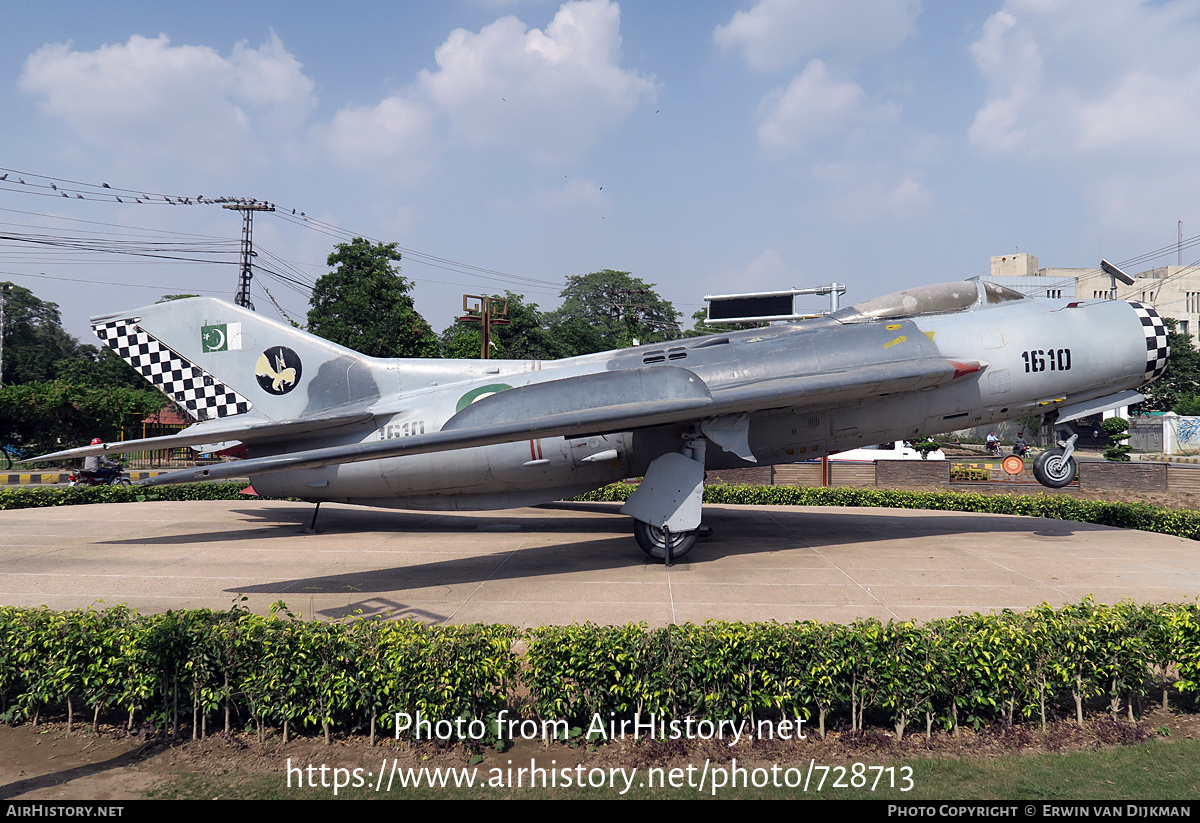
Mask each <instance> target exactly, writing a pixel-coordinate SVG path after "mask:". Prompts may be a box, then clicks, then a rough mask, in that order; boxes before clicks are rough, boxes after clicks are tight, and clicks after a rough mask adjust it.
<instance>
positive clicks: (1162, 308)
mask: <svg viewBox="0 0 1200 823" xmlns="http://www.w3.org/2000/svg"><path fill="white" fill-rule="evenodd" d="M1132 276H1133V278H1134V280H1135V282H1134V284H1133V285H1132V286H1126V285H1124V284H1122V283H1117V287H1116V291H1115V292H1114V291H1113V284H1112V279H1111V278H1110V277H1109V276H1108V275H1107V274H1105V273H1104V272H1102V271H1100V269H1099V268H1087V269H1067V268H1045V269H1043V268H1038V259H1037V258H1036V257H1034V256H1033V255H1032V254H1027V253H1025V252H1021V253H1018V254H1006V255H1001V256H998V257H993V258H992V267H991V273H990V276H989V277H988V279H989V280H995V281H996V282H998V283H1003V284H1004V285H1005V286H1008V287H1009V288H1012V289H1015V290H1016V291H1019V292H1021V293H1022V294H1027V295H1029V296H1030V297H1037V298H1041V299H1043V300H1047V301H1050V302H1055V303H1057V302H1060V301H1061V302H1063V303H1069V302H1071V301H1072V300H1108V299H1111V298H1114V297H1115V298H1117V299H1120V300H1140V301H1142V302H1143V303H1148V304H1150V305H1151V306H1154V307H1155V308H1156V309H1158V312H1159V314H1161V315H1162V316H1163V317H1170V318H1173V319H1174V320H1176V321H1177V322H1178V323H1179V331H1180V332H1181V333H1183V334H1187V335H1189V336H1190V337H1191V338H1192V340H1193V341H1195V342H1200V340H1198V335H1200V266H1160V267H1159V268H1156V269H1149V270H1147V271H1143V272H1139V273H1137V274H1133V275H1132Z"/></svg>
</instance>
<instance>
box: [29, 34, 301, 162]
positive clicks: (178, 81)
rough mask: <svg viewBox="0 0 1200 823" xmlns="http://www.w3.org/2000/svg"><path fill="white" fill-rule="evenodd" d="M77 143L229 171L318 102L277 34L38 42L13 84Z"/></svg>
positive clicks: (282, 135) (289, 129)
mask: <svg viewBox="0 0 1200 823" xmlns="http://www.w3.org/2000/svg"><path fill="white" fill-rule="evenodd" d="M18 86H19V88H20V89H21V90H22V91H24V92H25V93H27V94H31V95H34V96H37V97H40V98H41V107H42V109H43V111H45V112H47V113H48V114H51V115H54V116H57V117H61V118H63V119H64V120H65V121H66V122H67V123H68V124H69V125H70V126H71V127H72V128H73V129H74V130H75V131H76V133H77V134H78V136H79V138H80V139H81V140H84V141H86V142H88V143H91V144H93V145H101V146H104V147H106V148H108V149H110V150H112V151H113V152H114V153H118V154H123V155H129V156H138V157H142V158H145V157H161V158H167V159H171V160H177V161H178V160H182V161H187V162H189V163H192V164H198V165H201V166H203V167H205V168H206V169H207V170H209V171H228V170H230V169H232V168H234V167H237V166H239V165H240V161H244V160H246V159H250V158H248V157H247V155H253V154H254V153H256V151H257V150H260V149H263V148H265V144H266V143H267V142H268V141H270V142H272V143H274V144H278V143H279V142H280V141H287V140H290V139H292V138H293V137H294V136H295V133H296V130H297V129H298V128H299V127H300V126H301V125H302V124H303V123H304V121H305V120H306V119H307V117H308V116H309V114H310V113H311V112H312V110H313V108H314V107H315V105H316V99H315V97H314V95H313V83H312V81H311V80H310V79H309V78H308V77H306V76H305V75H304V73H303V71H302V68H301V65H300V63H299V62H298V61H297V60H296V58H295V57H293V56H292V55H291V54H289V53H288V52H287V50H286V49H284V47H283V44H282V43H281V42H280V40H279V38H278V37H277V36H276V35H275V34H274V32H272V33H271V36H270V38H269V39H268V40H267V41H266V42H265V43H263V44H262V45H261V46H259V47H258V48H256V49H255V48H251V47H249V46H248V45H247V44H246V43H239V44H237V45H236V46H234V48H233V51H232V53H231V54H230V55H229V56H228V57H222V56H221V55H220V54H219V53H217V51H215V50H214V49H212V48H209V47H207V46H172V45H171V44H170V41H169V40H168V39H167V37H166V35H162V34H160V35H159V36H158V37H156V38H147V37H141V36H139V35H134V36H132V37H130V38H129V41H128V42H127V43H122V44H116V45H105V46H102V47H100V48H99V49H96V50H95V51H75V50H74V49H72V47H71V45H70V44H69V43H55V44H49V45H46V46H43V47H42V48H41V49H39V50H38V51H36V52H35V53H34V54H32V55H31V56H30V57H29V58H28V59H27V60H26V61H25V65H24V67H23V69H22V72H21V77H20V79H19V81H18Z"/></svg>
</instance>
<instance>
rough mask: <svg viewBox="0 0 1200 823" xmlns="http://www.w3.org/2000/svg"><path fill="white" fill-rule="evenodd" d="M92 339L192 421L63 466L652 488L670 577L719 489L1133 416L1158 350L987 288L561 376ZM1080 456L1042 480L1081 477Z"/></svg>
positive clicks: (454, 494)
mask: <svg viewBox="0 0 1200 823" xmlns="http://www.w3.org/2000/svg"><path fill="white" fill-rule="evenodd" d="M92 326H93V329H94V331H95V333H96V335H97V336H98V337H99V338H100V340H102V341H103V342H104V344H105V345H107V346H108V347H109V348H111V349H112V350H113V351H115V352H116V353H117V354H118V355H120V356H121V357H122V358H124V359H125V360H126V361H127V362H128V363H130V364H131V365H132V366H133V367H134V368H135V369H137V370H138V371H139V372H140V373H141V374H142V375H143V376H145V377H146V379H148V380H150V381H151V382H152V383H153V384H154V385H155V386H157V387H158V388H159V389H161V390H162V391H163V392H165V393H166V394H167V395H168V396H169V397H171V398H172V399H173V400H175V401H176V402H177V403H179V404H180V405H181V406H183V407H184V408H185V409H186V410H187V411H188V412H189V413H190V414H191V415H192V416H193V417H194V418H196V420H197V421H198V422H196V423H195V424H194V425H192V426H191V427H190V428H188V429H186V430H184V431H183V432H182V433H180V434H177V435H171V436H167V437H158V438H152V439H148V440H135V441H128V442H123V443H106V444H102V445H100V446H94V447H84V448H78V449H71V450H68V451H62V452H57V453H55V454H50V455H45V456H42V457H38V458H36V459H37V460H53V459H59V458H70V457H84V456H88V455H92V454H115V453H121V452H131V451H139V450H143V449H159V448H173V447H178V446H199V447H201V448H202V449H210V448H221V447H227V446H230V445H235V444H236V443H242V444H244V445H245V449H246V454H247V459H245V460H240V461H233V462H229V463H224V464H219V465H212V466H205V467H200V468H195V469H187V470H182V471H176V472H171V473H168V474H165V475H159V476H157V477H154V478H152V479H150V480H147V481H143V483H145V484H146V485H159V484H166V483H180V482H186V481H196V480H216V479H220V478H232V477H246V476H249V477H250V479H251V482H252V484H253V486H254V488H255V490H257V491H258V492H259V493H261V494H266V495H277V496H282V497H298V498H301V499H303V500H308V501H313V502H315V503H317V504H318V506H319V504H320V502H322V501H337V502H342V503H355V504H362V505H369V506H388V507H397V508H406V509H426V510H481V509H502V508H511V507H518V506H528V505H533V504H538V503H545V502H549V501H553V500H558V499H562V498H564V497H569V496H571V495H575V494H579V493H581V492H585V491H588V490H591V489H595V488H598V487H600V486H603V485H605V484H607V483H611V482H613V481H617V480H621V479H622V478H628V477H643V478H644V479H643V481H642V482H641V484H640V485H639V486H638V488H637V490H636V491H635V492H634V493H633V495H632V496H631V497H630V498H629V500H628V502H627V503H626V504H625V505H624V507H623V508H622V512H624V513H626V514H628V515H631V516H632V518H633V532H634V536H635V537H636V539H637V543H638V545H639V546H640V547H641V548H642V550H643V551H645V552H646V553H647V554H648V555H650V556H651V557H653V558H658V559H665V560H667V562H671V560H672V559H673V558H678V557H682V556H683V555H684V554H685V553H686V552H688V551H689V550H690V549H691V548H692V546H693V545H694V543H695V542H696V538H697V533H698V531H699V530H700V527H701V495H702V492H703V484H704V474H705V469H724V468H736V467H747V466H752V465H756V464H758V465H762V464H775V463H787V462H795V461H800V460H807V459H811V458H813V457H821V456H824V455H828V454H832V453H835V452H839V451H845V450H848V449H854V448H857V447H860V446H863V445H866V444H870V443H881V442H887V441H893V440H911V439H914V438H919V437H922V436H926V435H936V434H940V433H942V432H947V431H952V430H956V429H964V428H968V427H971V426H980V425H990V424H992V423H996V422H999V421H1002V420H1008V419H1013V418H1020V417H1027V416H1029V415H1033V414H1042V415H1046V417H1047V419H1048V420H1049V421H1051V422H1066V421H1067V420H1071V419H1075V418H1078V417H1082V416H1085V415H1088V414H1094V413H1096V412H1098V411H1100V410H1102V409H1106V408H1111V407H1114V406H1120V405H1126V404H1129V403H1134V402H1138V401H1139V400H1141V399H1143V398H1142V396H1141V395H1140V394H1138V393H1137V391H1136V389H1137V388H1138V387H1139V386H1141V385H1142V384H1144V383H1147V382H1149V381H1150V380H1153V379H1154V378H1156V377H1158V376H1159V375H1160V374H1162V372H1163V370H1164V368H1165V367H1166V363H1167V357H1168V355H1169V349H1168V346H1167V329H1166V326H1165V324H1164V323H1163V321H1162V318H1160V317H1159V315H1158V313H1157V312H1156V311H1155V310H1154V309H1153V308H1152V307H1150V306H1147V305H1143V304H1141V303H1136V302H1127V301H1123V300H1098V301H1086V302H1084V301H1080V302H1075V303H1071V304H1069V305H1067V306H1065V307H1055V306H1051V305H1048V304H1046V303H1043V302H1041V301H1038V300H1034V299H1031V298H1028V297H1025V296H1024V295H1022V294H1020V293H1018V292H1016V291H1013V290H1011V289H1009V288H1006V287H1004V286H1001V285H997V284H995V283H991V282H987V281H983V280H979V279H974V280H965V281H960V282H955V283H947V284H944V285H939V286H927V287H922V288H914V289H909V290H907V291H902V292H898V293H896V294H890V295H887V296H885V297H878V298H875V299H871V300H867V301H865V302H862V303H858V304H856V305H853V306H851V307H849V308H844V309H841V310H839V311H836V312H834V313H832V314H831V315H828V316H826V317H823V318H820V319H815V320H808V321H804V322H800V323H793V324H786V325H775V326H769V327H766V328H756V329H749V330H746V331H738V332H731V333H724V334H715V335H711V336H707V337H695V338H690V339H684V340H675V341H670V342H666V343H655V344H651V345H641V346H635V347H633V348H627V349H621V350H618V351H610V352H604V353H600V354H590V355H584V356H582V357H573V358H569V359H565V360H559V361H553V362H543V361H537V360H430V359H400V360H388V359H376V358H371V357H366V356H364V355H361V354H358V353H357V352H354V351H351V350H350V349H347V348H343V347H341V346H337V345H335V344H333V343H330V342H328V341H326V340H322V339H321V338H318V337H314V336H312V335H309V334H305V333H304V332H301V331H298V330H296V329H294V328H291V327H289V326H286V325H284V324H282V323H277V322H274V321H271V320H269V319H267V318H265V317H261V316H259V315H257V314H254V313H253V312H250V311H248V310H246V309H244V308H239V307H237V306H233V305H230V304H228V303H225V302H223V301H220V300H216V299H213V298H204V297H195V298H189V299H185V300H176V301H171V302H168V303H162V304H157V305H154V306H147V307H145V308H142V309H137V310H136V311H127V312H121V313H118V314H111V315H106V316H101V317H96V318H93V320H92ZM1073 447H1074V441H1073V440H1069V441H1066V442H1063V443H1060V445H1059V447H1058V448H1055V449H1050V450H1048V451H1045V452H1043V453H1042V454H1041V455H1039V457H1038V459H1037V462H1036V463H1035V466H1034V473H1035V475H1036V477H1037V478H1038V480H1039V481H1040V482H1042V483H1043V484H1045V485H1047V486H1063V485H1066V484H1067V483H1069V482H1070V481H1071V480H1072V479H1073V477H1074V475H1075V460H1074V458H1073V457H1072V451H1073Z"/></svg>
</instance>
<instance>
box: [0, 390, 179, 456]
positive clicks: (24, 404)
mask: <svg viewBox="0 0 1200 823" xmlns="http://www.w3.org/2000/svg"><path fill="white" fill-rule="evenodd" d="M167 402H168V401H167V398H166V396H165V395H163V394H162V393H161V392H157V391H145V390H141V389H129V388H125V387H124V386H103V387H96V386H78V385H72V384H70V383H67V382H66V381H64V380H52V381H46V382H37V383H21V384H19V385H12V386H4V387H3V388H0V408H3V409H4V410H5V411H4V414H3V417H2V419H0V425H2V426H3V429H2V430H0V446H8V445H16V446H19V447H20V448H22V449H24V450H26V451H28V452H30V453H32V454H43V453H45V452H51V451H57V450H58V449H61V448H63V447H65V446H82V445H86V444H87V442H88V441H89V440H91V439H92V438H93V437H99V438H101V439H104V440H119V439H120V437H121V427H122V426H123V425H125V424H126V423H130V422H133V421H135V420H140V419H142V418H144V417H145V416H146V415H148V414H153V413H154V412H156V411H160V410H161V409H162V408H163V407H164V406H166V405H167Z"/></svg>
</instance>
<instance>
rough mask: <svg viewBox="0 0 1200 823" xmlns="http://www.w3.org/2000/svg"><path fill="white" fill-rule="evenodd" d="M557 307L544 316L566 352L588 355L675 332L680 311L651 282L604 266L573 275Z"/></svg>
mask: <svg viewBox="0 0 1200 823" xmlns="http://www.w3.org/2000/svg"><path fill="white" fill-rule="evenodd" d="M560 296H561V297H562V298H563V304H562V307H561V308H559V309H558V310H557V311H553V312H550V313H549V314H548V315H547V316H546V319H547V322H548V323H549V326H550V329H551V331H552V332H553V333H554V335H555V338H556V340H557V341H558V342H559V343H562V344H564V346H569V350H568V351H567V352H565V354H566V355H567V356H571V355H578V354H588V353H590V352H595V351H604V350H606V349H616V348H621V347H623V346H630V345H633V341H634V340H637V341H638V342H640V343H652V342H658V341H662V340H671V339H674V338H676V337H679V336H680V328H679V317H680V314H679V312H678V311H676V310H675V307H674V306H672V305H671V303H670V301H668V300H664V299H663V298H662V297H660V296H659V295H658V293H657V292H655V291H654V284H653V283H650V284H647V283H644V282H642V281H641V280H639V279H638V278H636V277H631V276H630V274H629V272H627V271H613V270H611V269H605V270H604V271H596V272H592V273H591V274H579V275H572V276H570V277H568V278H567V287H566V288H565V289H563V291H562V294H561V295H560Z"/></svg>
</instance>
